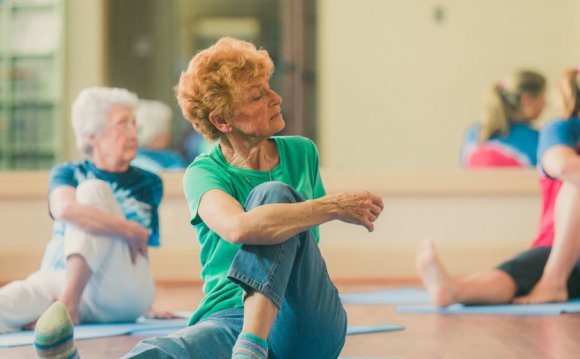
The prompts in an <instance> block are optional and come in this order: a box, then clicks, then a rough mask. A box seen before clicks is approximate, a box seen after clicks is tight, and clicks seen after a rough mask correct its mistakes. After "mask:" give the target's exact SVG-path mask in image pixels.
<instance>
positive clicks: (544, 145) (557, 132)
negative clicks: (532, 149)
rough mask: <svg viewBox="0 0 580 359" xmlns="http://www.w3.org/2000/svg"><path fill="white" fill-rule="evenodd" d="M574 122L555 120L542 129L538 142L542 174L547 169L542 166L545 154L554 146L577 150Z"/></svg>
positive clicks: (539, 166)
mask: <svg viewBox="0 0 580 359" xmlns="http://www.w3.org/2000/svg"><path fill="white" fill-rule="evenodd" d="M572 126H573V122H572V121H571V120H561V119H559V120H554V121H552V122H550V123H549V124H547V125H546V126H545V127H544V128H543V129H542V131H540V140H539V143H538V168H539V169H540V171H541V173H542V174H545V171H544V169H543V167H542V158H543V156H544V154H545V153H546V152H547V151H548V150H549V149H550V148H552V147H554V146H558V145H561V146H567V147H570V148H572V149H574V150H576V139H575V138H574V131H573V128H572Z"/></svg>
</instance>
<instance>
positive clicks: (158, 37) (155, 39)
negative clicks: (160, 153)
mask: <svg viewBox="0 0 580 359" xmlns="http://www.w3.org/2000/svg"><path fill="white" fill-rule="evenodd" d="M314 4H315V2H312V1H305V0H292V1H282V0H247V1H244V2H243V5H242V4H241V3H240V2H239V1H237V0H220V1H213V0H212V1H210V0H168V1H156V0H124V1H109V8H108V12H109V51H108V82H109V83H110V84H111V85H112V86H120V87H126V88H129V89H131V90H132V91H135V92H136V93H137V94H138V95H139V96H140V97H142V98H149V99H156V100H160V101H163V102H165V103H167V104H169V105H170V106H172V108H173V110H174V114H175V116H174V118H175V120H174V122H173V140H172V147H173V149H174V150H176V151H179V152H180V153H181V154H182V155H183V156H184V157H185V159H186V160H187V161H191V160H192V159H193V158H194V157H195V155H196V154H197V153H198V152H199V151H200V150H203V149H204V148H206V147H207V146H206V144H204V143H203V141H202V140H201V137H200V136H199V135H197V134H196V133H195V132H194V131H193V129H192V128H191V126H190V124H189V123H188V122H187V121H185V120H184V119H183V118H182V115H181V113H180V112H179V109H178V108H177V104H176V101H175V99H174V94H173V87H174V86H175V84H176V83H177V81H178V78H179V75H180V73H181V71H183V70H184V69H185V68H186V67H187V64H188V62H189V60H190V59H191V58H192V57H193V56H194V55H195V53H196V52H198V51H200V50H202V49H204V48H207V47H208V46H210V45H212V44H213V43H215V42H216V41H217V40H218V39H219V38H221V37H223V36H231V37H236V38H240V39H244V40H247V41H251V42H252V43H254V44H256V46H258V47H262V48H264V49H266V50H268V52H269V54H270V56H271V57H272V60H273V62H274V65H275V67H276V71H275V72H274V74H273V76H272V79H271V86H272V88H273V89H274V90H275V91H277V92H278V93H279V94H280V95H281V96H282V97H283V99H284V106H283V112H284V117H285V119H286V122H287V126H286V129H285V130H284V133H285V134H300V135H304V136H308V137H311V138H315V137H316V121H315V120H314V113H315V101H314V98H315V88H314V86H315V83H314V66H315V54H316V52H315V51H313V47H314V41H315V36H314V15H313V14H314V10H315V8H314Z"/></svg>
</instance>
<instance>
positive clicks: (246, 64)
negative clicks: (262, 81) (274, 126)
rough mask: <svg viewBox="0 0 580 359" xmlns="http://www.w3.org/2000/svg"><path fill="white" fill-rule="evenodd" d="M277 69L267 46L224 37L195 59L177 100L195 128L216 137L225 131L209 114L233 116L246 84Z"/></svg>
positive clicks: (212, 138) (183, 75) (183, 78)
mask: <svg viewBox="0 0 580 359" xmlns="http://www.w3.org/2000/svg"><path fill="white" fill-rule="evenodd" d="M273 71H274V64H273V62H272V59H271V58H270V56H269V55H268V52H267V51H266V50H258V49H256V46H254V45H253V44H251V43H249V42H246V41H243V40H238V39H233V38H230V37H224V38H221V39H220V40H219V41H218V42H217V43H215V44H214V45H212V46H211V47H209V48H207V49H205V50H202V51H201V52H199V53H197V55H195V56H194V57H193V59H191V61H190V62H189V66H188V67H187V70H186V71H184V72H182V73H181V76H180V78H179V82H178V83H177V86H175V92H176V96H177V102H178V103H179V107H180V108H181V111H182V113H183V116H184V117H185V118H186V119H187V120H188V121H189V122H191V124H192V125H193V128H194V129H195V130H196V131H197V132H199V133H201V134H202V135H203V136H204V137H205V138H206V139H208V140H210V141H215V140H217V139H220V138H221V137H222V133H221V132H220V131H219V130H218V129H217V128H215V127H214V126H213V124H212V123H211V122H210V121H209V114H210V113H211V112H212V111H216V112H217V114H219V115H222V116H231V115H232V114H233V110H232V105H233V103H234V101H236V100H238V99H239V97H240V94H241V90H242V88H243V86H244V85H245V84H246V83H247V82H248V81H250V80H252V79H255V78H261V77H266V76H267V77H270V76H271V75H272V72H273Z"/></svg>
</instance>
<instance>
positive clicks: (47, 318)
mask: <svg viewBox="0 0 580 359" xmlns="http://www.w3.org/2000/svg"><path fill="white" fill-rule="evenodd" d="M137 102H138V99H137V96H135V95H134V94H133V93H130V92H129V91H127V90H124V89H117V88H105V87H93V88H88V89H85V90H83V91H81V93H80V94H79V95H78V97H77V98H76V100H75V102H74V104H73V106H72V125H73V128H74V131H75V136H76V141H77V145H78V147H79V149H81V150H82V151H83V152H84V153H85V154H86V155H87V159H86V160H84V161H80V162H67V163H64V164H61V165H59V166H56V167H55V168H54V169H53V170H52V173H51V175H50V183H49V198H48V204H49V212H50V215H51V216H52V218H53V219H54V224H53V232H52V238H51V239H50V241H49V242H48V244H47V247H46V251H45V254H44V257H43V259H42V264H41V267H40V270H39V271H37V272H35V273H33V274H31V275H30V276H29V277H27V278H26V279H25V280H20V281H14V282H11V283H9V284H7V285H6V286H4V287H2V288H0V333H6V332H10V331H18V330H20V329H21V328H22V327H23V326H26V325H28V324H31V323H34V322H35V321H36V320H37V319H39V317H40V316H41V314H42V313H43V312H45V311H46V312H45V314H44V315H43V320H39V321H38V322H37V323H36V329H37V331H40V332H41V333H42V335H40V336H39V338H40V339H39V342H37V344H38V345H37V349H38V348H41V349H40V351H39V355H40V356H41V357H44V356H43V355H48V354H50V353H62V352H63V351H65V352H69V351H70V353H69V354H70V355H71V356H70V357H72V355H73V354H74V353H73V352H74V346H72V347H71V346H70V345H72V326H71V327H70V328H64V329H66V330H63V328H60V327H59V326H60V325H61V324H62V323H63V320H64V318H63V316H68V315H69V314H70V317H71V318H72V322H73V323H79V322H119V321H134V320H135V319H137V318H138V317H140V316H142V315H144V314H146V313H147V311H148V309H149V308H150V307H151V304H152V302H153V299H154V293H155V288H154V284H153V279H152V276H151V272H150V268H149V260H148V258H147V246H148V245H153V246H158V245H159V227H158V207H159V203H160V201H161V196H162V191H163V187H162V182H161V179H160V178H159V177H158V176H157V175H155V174H153V173H150V172H147V171H144V170H141V169H138V168H134V167H132V166H130V165H129V163H130V162H131V160H133V158H134V157H135V153H136V151H137V127H136V122H135V117H134V115H133V111H134V109H135V107H136V106H137ZM55 301H59V302H57V303H56V305H52V306H51V304H53V303H54V302H55ZM63 304H64V305H63ZM49 307H50V308H49ZM47 308H49V309H48V310H47ZM53 308H55V309H54V310H55V311H56V313H53V312H51V309H53ZM67 312H68V313H67ZM53 329H54V331H53ZM67 335H70V336H71V337H70V338H69V339H70V340H69V341H66V340H64V339H65V338H66V337H67ZM59 339H62V343H60V344H59ZM52 344H54V346H52ZM61 344H62V345H61ZM63 357H67V358H68V357H69V356H63Z"/></svg>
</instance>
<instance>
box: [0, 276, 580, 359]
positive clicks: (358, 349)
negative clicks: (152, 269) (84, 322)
mask: <svg viewBox="0 0 580 359" xmlns="http://www.w3.org/2000/svg"><path fill="white" fill-rule="evenodd" d="M409 285H411V286H413V285H414V286H416V283H403V284H402V283H397V284H396V285H394V284H388V283H380V284H379V283H375V284H353V283H350V284H339V285H338V287H339V290H340V291H341V292H343V293H346V292H354V291H366V290H380V289H388V288H394V287H401V286H409ZM200 299H201V289H200V287H199V286H194V285H191V284H165V285H159V286H158V295H157V299H156V305H155V306H156V308H157V309H174V310H193V309H195V307H196V305H197V303H198V302H199V300H200ZM346 308H347V312H348V316H349V325H375V324H399V325H403V326H405V330H403V331H399V332H387V333H377V334H365V335H356V336H349V337H347V340H346V345H345V347H344V350H343V351H342V354H341V355H342V356H344V357H350V358H354V357H356V358H392V359H394V358H420V359H422V358H445V359H447V358H449V359H455V358H457V359H479V358H482V359H484V358H485V359H490V358H493V359H495V358H502V359H511V358H526V359H531V358H542V359H552V358H553V359H567V358H580V314H564V315H557V316H536V317H534V316H506V315H502V316H498V315H436V314H421V315H415V314H398V313H395V311H394V307H393V306H389V305H385V306H377V305H373V306H370V305H347V306H346ZM140 339H142V338H141V337H138V336H120V337H113V338H103V339H92V340H82V341H78V342H77V346H78V348H79V351H80V354H81V356H82V358H83V359H91V358H118V357H119V356H121V355H122V354H124V353H126V352H127V351H128V350H129V349H130V348H131V347H132V346H133V345H135V344H136V343H137V342H138V341H139V340H140ZM34 357H35V355H34V351H33V348H32V347H18V348H11V349H0V358H10V359H13V358H14V359H16V358H34ZM321 359H324V358H321Z"/></svg>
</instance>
